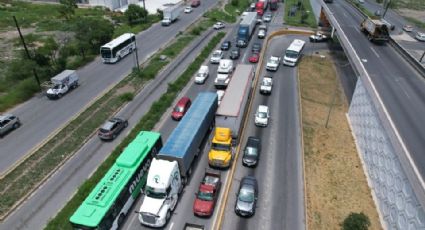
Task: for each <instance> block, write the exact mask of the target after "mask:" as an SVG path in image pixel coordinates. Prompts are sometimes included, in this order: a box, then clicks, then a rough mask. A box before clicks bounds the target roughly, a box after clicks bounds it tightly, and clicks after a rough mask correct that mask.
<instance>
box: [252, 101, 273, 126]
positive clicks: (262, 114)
mask: <svg viewBox="0 0 425 230" xmlns="http://www.w3.org/2000/svg"><path fill="white" fill-rule="evenodd" d="M269 117H270V111H269V107H268V106H267V105H259V106H258V109H257V112H256V113H255V120H254V123H255V125H256V126H262V127H266V126H267V125H268V124H269Z"/></svg>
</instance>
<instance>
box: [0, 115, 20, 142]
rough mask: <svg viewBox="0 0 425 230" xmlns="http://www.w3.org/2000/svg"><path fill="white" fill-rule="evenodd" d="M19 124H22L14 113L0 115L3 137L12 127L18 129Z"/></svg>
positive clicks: (0, 132) (0, 134)
mask: <svg viewBox="0 0 425 230" xmlns="http://www.w3.org/2000/svg"><path fill="white" fill-rule="evenodd" d="M19 126H21V122H20V121H19V118H18V117H17V116H15V115H13V114H3V115H0V137H3V136H4V135H5V134H6V133H8V132H9V131H11V130H12V129H17V128H18V127H19Z"/></svg>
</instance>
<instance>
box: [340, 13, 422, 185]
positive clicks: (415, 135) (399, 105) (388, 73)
mask: <svg viewBox="0 0 425 230" xmlns="http://www.w3.org/2000/svg"><path fill="white" fill-rule="evenodd" d="M334 12H335V16H336V17H337V18H340V19H342V17H340V15H339V14H338V13H337V12H341V9H337V10H335V11H334ZM343 19H344V20H346V21H345V23H347V24H348V23H350V22H351V23H352V22H353V21H355V20H357V19H358V17H352V18H343ZM340 21H341V20H340ZM344 32H345V33H346V35H347V37H349V38H351V40H350V42H351V44H352V45H353V47H354V48H355V50H356V52H357V53H358V55H359V57H360V58H361V59H362V60H363V65H364V66H365V68H366V70H367V71H368V73H369V76H370V78H371V80H372V81H373V83H374V86H375V88H376V89H377V91H378V93H379V95H380V97H381V99H382V101H383V103H384V105H385V107H386V109H387V111H388V112H389V115H390V117H391V119H392V120H393V122H394V125H395V127H396V129H397V131H398V132H399V134H400V136H401V138H402V140H403V142H404V143H405V144H406V147H407V149H408V150H409V152H410V154H411V155H412V158H413V160H414V162H415V164H416V166H417V168H418V169H419V171H420V174H421V175H422V177H423V175H424V174H425V165H424V164H421V163H420V162H424V160H425V156H423V154H422V152H423V149H424V148H425V143H424V142H423V140H424V139H425V130H424V129H422V127H423V124H425V118H424V117H423V116H418V114H424V112H425V100H424V99H425V91H424V90H423V89H424V88H425V81H424V79H423V78H422V77H421V76H420V75H419V74H418V73H417V72H416V71H415V70H414V69H413V68H412V67H411V66H410V65H409V64H408V63H407V62H406V61H405V60H403V58H402V57H400V56H399V55H398V53H396V52H395V51H394V50H393V49H392V48H391V47H390V46H388V45H381V46H379V45H375V44H373V43H371V42H369V41H367V39H366V38H365V36H364V35H363V34H361V33H360V32H358V30H356V29H352V28H351V27H348V26H346V27H344Z"/></svg>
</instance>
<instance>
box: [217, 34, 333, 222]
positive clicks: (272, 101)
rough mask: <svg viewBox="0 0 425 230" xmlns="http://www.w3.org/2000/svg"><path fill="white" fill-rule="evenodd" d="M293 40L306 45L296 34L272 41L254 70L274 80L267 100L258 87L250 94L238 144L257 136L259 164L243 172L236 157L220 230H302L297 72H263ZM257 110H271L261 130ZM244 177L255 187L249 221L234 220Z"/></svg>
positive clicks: (305, 51)
mask: <svg viewBox="0 0 425 230" xmlns="http://www.w3.org/2000/svg"><path fill="white" fill-rule="evenodd" d="M294 38H301V39H304V40H308V39H307V37H299V36H295V35H288V36H279V37H276V38H274V39H273V40H271V42H270V45H269V47H268V49H267V51H266V52H265V55H264V62H263V64H264V65H263V66H261V67H259V68H261V74H260V79H262V78H263V76H264V75H269V76H272V77H273V90H272V94H271V95H269V96H268V95H261V94H259V93H258V92H259V85H258V86H257V88H256V89H255V92H256V95H255V98H254V101H253V102H252V107H251V112H250V113H249V114H248V116H247V117H248V122H247V126H246V128H245V132H244V140H243V141H242V143H243V144H245V143H246V139H247V138H248V136H256V137H259V138H260V139H261V140H262V152H261V155H260V161H259V165H258V166H257V167H256V168H247V167H244V166H242V154H243V153H242V151H240V152H239V159H238V161H237V164H236V167H237V168H236V171H235V175H234V177H233V181H232V182H233V183H232V187H231V190H230V192H229V198H228V202H227V206H226V210H225V214H224V223H223V226H222V229H240V230H242V229H253V230H254V229H306V225H305V215H304V212H305V210H304V175H303V173H304V172H303V166H302V161H303V155H302V147H301V139H302V136H301V135H302V134H301V120H300V116H301V114H300V104H299V103H300V101H299V96H298V93H299V91H298V76H297V68H293V67H287V66H283V65H282V64H281V65H280V67H279V69H278V71H276V72H269V71H266V70H265V64H266V60H267V58H268V57H270V56H271V55H273V56H282V53H283V52H284V49H285V48H286V47H288V46H289V44H290V43H291V42H292V40H293V39H294ZM307 46H310V44H309V42H306V48H305V49H304V53H309V52H311V51H310V49H309V47H307ZM324 46H326V44H315V46H314V47H315V48H320V47H322V48H323V47H324ZM311 47H313V46H311ZM258 105H267V106H269V109H270V111H271V115H270V117H271V118H270V119H271V120H270V124H269V125H268V126H267V127H265V128H261V127H256V126H255V125H254V114H255V110H256V108H257V107H258ZM246 175H253V176H255V178H256V179H257V181H258V183H259V197H258V203H257V209H256V213H255V215H254V216H253V217H251V218H242V217H238V216H236V214H235V212H234V207H235V201H236V196H235V194H236V193H237V189H238V186H239V182H240V180H241V179H242V177H244V176H246Z"/></svg>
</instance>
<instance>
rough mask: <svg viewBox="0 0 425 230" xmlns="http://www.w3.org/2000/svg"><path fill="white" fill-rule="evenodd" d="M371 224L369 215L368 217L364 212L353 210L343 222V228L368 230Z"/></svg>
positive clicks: (344, 229)
mask: <svg viewBox="0 0 425 230" xmlns="http://www.w3.org/2000/svg"><path fill="white" fill-rule="evenodd" d="M370 225H371V223H370V220H369V217H367V216H366V215H365V214H364V213H363V212H361V213H354V212H352V213H350V215H348V216H347V218H345V220H344V222H343V223H342V230H367V229H368V228H369V227H370Z"/></svg>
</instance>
